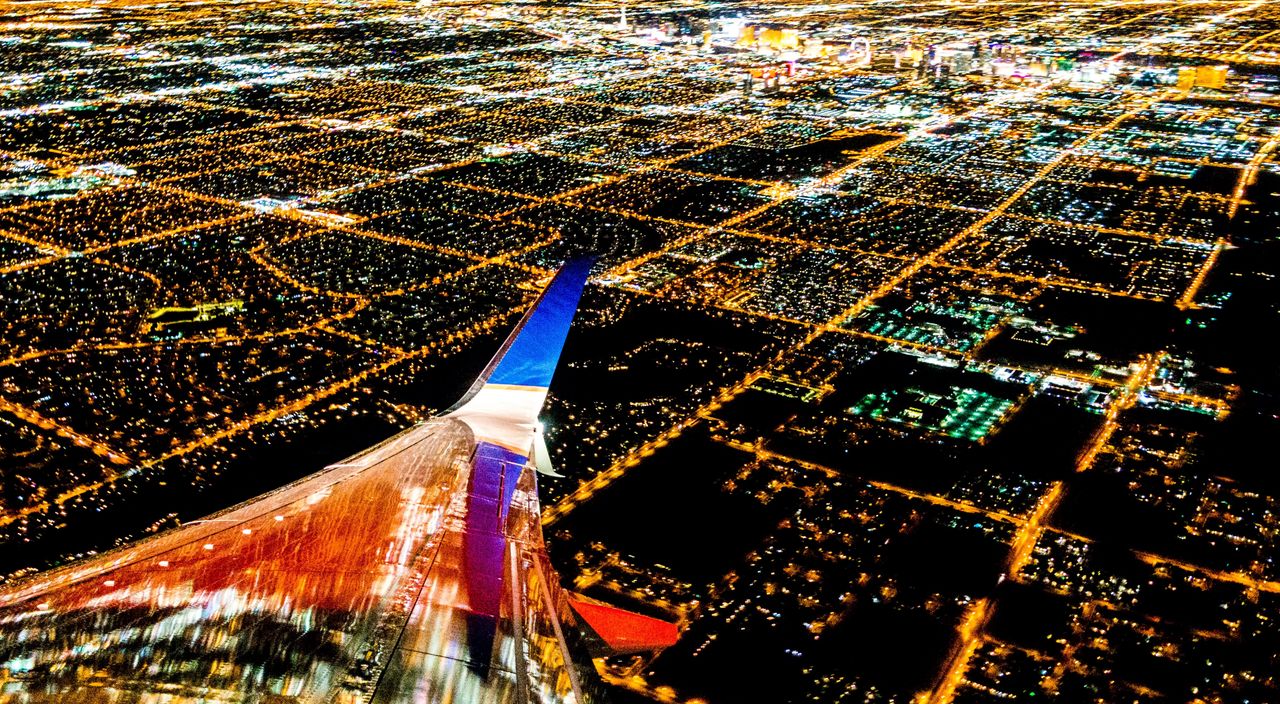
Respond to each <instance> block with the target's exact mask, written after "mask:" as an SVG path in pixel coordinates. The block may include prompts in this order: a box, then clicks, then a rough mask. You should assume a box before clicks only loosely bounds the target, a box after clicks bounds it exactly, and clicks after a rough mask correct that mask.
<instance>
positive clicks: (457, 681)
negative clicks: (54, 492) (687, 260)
mask: <svg viewBox="0 0 1280 704" xmlns="http://www.w3.org/2000/svg"><path fill="white" fill-rule="evenodd" d="M474 448H475V441H474V439H473V437H472V433H471V431H470V429H469V428H468V427H467V426H466V425H465V424H463V423H461V422H459V421H456V420H451V419H440V420H435V421H431V422H429V423H426V424H423V425H420V426H417V427H415V428H412V429H410V430H408V431H406V432H404V433H401V434H400V435H398V436H396V437H394V438H392V439H390V440H388V441H387V442H385V443H383V444H381V445H379V446H377V447H374V448H371V449H370V450H368V451H366V452H364V453H362V454H360V455H357V456H356V457H353V458H350V459H348V460H346V461H344V462H341V463H339V464H336V465H332V466H331V467H329V468H326V469H325V470H324V471H322V472H319V473H317V474H315V475H313V476H311V477H308V478H306V479H303V480H301V481H299V482H296V483H294V484H292V485H289V486H287V487H285V488H283V489H280V490H278V491H276V492H273V493H271V494H268V495H266V496H263V497H261V498H259V499H255V500H254V501H252V502H250V503H247V504H243V505H241V506H238V507H236V508H233V509H230V510H228V511H224V512H222V513H220V514H217V515H215V516H212V517H210V518H207V519H205V520H202V521H196V522H193V523H190V524H188V525H186V526H184V527H183V528H181V529H178V530H175V531H171V532H169V533H166V534H163V535H161V536H157V537H156V538H153V539H150V540H147V541H144V542H141V543H137V544H135V545H132V546H130V547H128V548H126V549H123V550H119V551H115V552H112V553H109V554H106V555H103V556H99V557H96V558H93V559H90V560H86V561H83V562H81V563H77V564H76V565H73V566H71V567H67V568H63V569H61V570H57V571H53V572H49V573H45V574H42V575H38V576H36V577H34V578H32V579H30V580H28V581H26V582H24V583H20V584H17V585H14V586H13V587H11V588H10V589H8V590H6V591H4V592H3V593H0V644H2V645H0V702H31V703H36V702H59V703H64V702H153V701H154V702H158V701H165V702H197V701H198V702H222V701H227V702H232V701H234V702H272V703H273V704H274V703H276V702H280V703H283V702H322V701H323V702H364V701H378V702H399V701H413V702H444V701H512V702H523V701H583V700H588V699H590V697H589V696H587V695H586V693H584V692H583V691H582V683H580V682H577V681H576V680H577V678H578V677H579V675H577V674H576V673H575V672H573V668H572V667H571V666H570V665H569V653H570V652H572V651H571V649H570V645H569V643H568V642H567V640H566V639H567V638H570V639H571V638H573V637H574V634H575V633H576V630H574V629H569V628H562V627H561V625H560V623H559V621H558V619H557V618H556V615H557V614H558V615H559V616H562V617H564V618H565V619H570V620H571V619H573V614H572V612H570V611H569V610H568V609H567V608H566V607H565V600H564V598H563V596H562V595H561V593H560V591H559V588H558V586H557V585H556V584H555V583H554V579H552V580H547V579H546V577H547V575H551V574H552V573H551V572H550V567H549V566H548V565H547V564H546V557H545V551H544V549H543V547H542V543H541V532H540V529H539V524H538V505H537V497H536V486H535V483H534V478H533V474H532V472H530V471H522V472H521V473H520V474H519V480H518V486H517V487H516V489H515V492H514V494H515V495H514V498H513V501H512V505H511V509H510V515H509V520H508V521H507V523H506V532H507V535H508V540H507V541H506V544H507V547H506V548H505V549H504V555H503V565H504V566H505V567H506V568H507V569H508V570H510V572H509V573H508V578H507V579H506V580H504V581H503V595H502V610H501V617H502V618H501V619H499V626H498V629H497V637H496V639H494V640H495V641H496V642H495V643H494V645H493V646H492V651H493V654H492V658H491V659H490V661H488V662H485V661H484V659H483V658H482V657H477V656H476V655H475V648H474V647H471V645H470V644H469V642H468V638H469V634H468V628H467V621H468V617H469V616H470V615H471V610H470V603H469V599H470V595H469V594H468V593H467V580H466V579H464V570H465V565H464V564H463V563H464V560H463V551H462V544H463V537H464V536H463V530H464V527H465V520H464V518H465V509H466V506H465V503H466V497H467V491H466V486H467V482H468V479H469V475H470V474H471V471H472V454H473V452H474ZM513 615H514V616H515V618H513ZM491 638H492V636H491ZM584 671H586V672H589V671H590V667H589V666H588V667H587V668H586V670H584Z"/></svg>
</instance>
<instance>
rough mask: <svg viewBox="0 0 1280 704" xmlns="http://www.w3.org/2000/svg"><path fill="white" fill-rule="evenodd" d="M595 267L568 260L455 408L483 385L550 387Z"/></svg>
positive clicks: (586, 260) (592, 260) (587, 261)
mask: <svg viewBox="0 0 1280 704" xmlns="http://www.w3.org/2000/svg"><path fill="white" fill-rule="evenodd" d="M594 263H595V258H594V257H583V258H580V259H571V260H569V261H568V262H565V264H564V265H563V266H561V267H560V270H559V271H558V272H556V275H555V278H554V279H552V280H551V283H550V285H548V286H547V288H546V290H544V291H543V292H542V295H541V296H539V297H538V300H537V302H535V303H534V304H533V307H531V308H530V309H529V311H528V312H527V313H525V315H524V318H523V319H522V320H521V321H520V324H519V325H517V326H516V329H515V330H514V331H512V333H511V335H510V337H508V338H507V341H506V342H505V343H503V345H502V347H501V348H500V349H499V350H498V354H496V355H495V356H494V358H493V361H491V362H489V366H488V367H486V368H485V371H484V372H483V373H482V374H481V375H480V377H479V378H478V379H476V382H475V384H474V385H473V386H472V387H471V389H470V390H469V391H468V392H467V395H466V396H464V397H463V398H462V400H461V401H459V402H458V403H457V404H456V405H455V406H454V408H458V407H460V406H461V405H462V404H464V403H466V402H467V400H469V399H470V398H471V397H472V396H474V395H475V394H476V393H477V392H478V391H479V390H480V389H481V388H482V387H483V386H484V385H485V384H502V385H510V386H526V387H534V388H542V389H545V388H548V387H550V386H551V377H552V375H553V374H554V373H555V370H556V363H557V362H558V361H559V360H560V350H561V349H563V348H564V341H565V338H566V337H568V336H569V325H570V324H571V323H572V322H573V316H574V313H576V312H577V310H578V299H580V298H581V297H582V291H583V289H584V288H585V287H586V284H587V277H588V276H589V275H590V274H591V266H592V264H594Z"/></svg>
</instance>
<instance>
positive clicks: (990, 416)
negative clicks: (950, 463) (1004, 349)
mask: <svg viewBox="0 0 1280 704" xmlns="http://www.w3.org/2000/svg"><path fill="white" fill-rule="evenodd" d="M1013 404H1014V402H1013V401H1011V400H1009V399H1005V398H1000V397H998V396H993V395H991V394H988V393H985V392H982V391H978V390H976V389H971V388H967V387H958V386H952V387H951V388H950V390H949V393H947V394H945V395H944V394H937V393H930V392H926V391H921V390H919V389H894V390H890V391H881V392H876V393H870V394H867V395H865V396H863V397H862V398H861V399H859V400H858V402H857V403H855V404H854V405H853V406H852V407H850V408H849V413H850V414H852V415H855V416H865V417H867V418H871V419H873V420H888V421H891V422H894V423H900V424H902V425H907V426H910V427H913V428H921V429H923V430H926V431H929V432H932V433H941V434H943V435H946V436H948V437H953V438H958V439H963V440H971V441H974V442H980V441H981V440H982V439H983V438H985V437H986V436H987V434H988V433H990V432H991V430H992V429H993V428H994V427H995V426H996V425H997V424H998V423H999V422H1000V420H1001V419H1002V418H1004V416H1005V414H1007V413H1008V412H1009V409H1010V408H1012V407H1013ZM922 406H928V407H934V408H938V407H942V408H945V409H946V415H945V416H944V417H943V418H942V419H941V420H939V421H937V422H928V421H926V420H924V417H923V414H922V413H920V410H919V409H920V408H921V407H922Z"/></svg>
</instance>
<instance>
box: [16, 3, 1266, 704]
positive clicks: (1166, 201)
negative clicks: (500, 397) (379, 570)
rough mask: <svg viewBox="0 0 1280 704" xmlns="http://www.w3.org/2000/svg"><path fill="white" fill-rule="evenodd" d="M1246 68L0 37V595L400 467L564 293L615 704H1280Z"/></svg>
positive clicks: (581, 27)
mask: <svg viewBox="0 0 1280 704" xmlns="http://www.w3.org/2000/svg"><path fill="white" fill-rule="evenodd" d="M1277 27H1280V7H1277V4H1276V3H1270V2H1264V1H1261V0H1207V1H1205V2H1194V3H1193V2H1175V1H1168V2H1162V1H1160V0H1151V1H1149V2H1142V3H1134V2H1127V1H1123V0H1090V1H1084V0H1068V1H1066V2H1058V3H1041V2H1034V1H1026V2H1022V1H1017V2H1013V1H1011V2H994V3H993V2H969V3H964V2H934V1H919V2H892V3H891V2H883V1H876V2H852V3H835V4H833V3H818V2H753V3H745V2H739V1H737V0H730V1H728V2H720V3H714V4H706V3H659V2H630V3H627V5H626V7H625V12H624V10H623V7H622V5H621V4H619V3H572V2H570V3H561V4H533V3H498V2H466V3H453V2H449V1H447V0H444V1H436V0H432V1H428V2H421V3H390V2H365V3H356V4H351V3H329V2H314V1H312V2H306V3H302V2H286V1H283V0H267V1H263V2H218V3H202V2H181V1H179V2H170V3H150V2H131V1H128V0H108V1H106V2H80V1H78V0H68V1H65V2H18V3H8V4H5V5H3V6H0V567H2V568H3V569H0V574H4V575H6V577H5V578H6V579H10V578H12V579H21V578H23V577H25V576H29V575H30V574H31V573H32V572H33V571H34V570H36V569H40V568H45V567H49V566H53V565H60V564H63V563H65V562H66V561H67V560H69V559H73V558H75V557H79V556H83V555H86V554H90V553H93V552H99V551H102V550H105V549H108V548H111V547H114V546H115V545H117V544H118V543H122V542H124V541H126V540H128V539H132V538H137V537H141V536H146V535H150V534H152V533H157V532H162V531H163V530H164V529H166V528H169V527H172V526H173V525H175V524H177V523H180V522H186V521H191V520H193V519H196V518H198V517H200V516H204V515H207V514H210V513H212V512H214V511H216V510H218V509H221V508H224V507H226V506H229V505H232V504H235V503H237V502H239V501H242V500H244V499H247V498H249V497H252V496H255V495H257V494H260V493H262V492H264V491H269V490H271V489H274V488H277V487H280V486H283V485H285V484H287V483H288V482H290V481H292V480H295V479H297V478H300V477H302V476H305V475H307V474H309V473H311V472H313V471H315V470H317V469H319V468H320V467H322V466H325V465H327V464H329V463H331V462H333V461H335V460H337V459H339V458H341V457H345V456H349V455H351V454H352V453H355V452H357V451H359V450H361V449H363V448H366V447H369V446H370V445H372V444H374V443H376V442H378V441H380V440H382V439H384V438H386V437H389V436H391V435H393V434H394V433H395V432H397V431H399V430H402V429H404V428H406V427H408V426H410V425H412V424H414V423H416V422H418V421H420V420H423V419H425V418H428V417H430V416H431V415H433V414H434V413H435V412H437V411H439V410H441V409H443V408H446V407H448V406H449V405H450V404H452V403H453V402H454V401H456V400H457V398H458V397H459V396H460V395H461V394H462V392H463V391H465V388H466V384H467V383H469V382H470V380H471V379H472V378H474V376H475V374H476V372H477V371H478V370H479V368H480V367H482V366H483V364H484V363H485V362H486V361H487V360H488V358H489V355H490V354H491V353H492V351H493V350H494V349H495V348H496V346H497V344H499V342H500V340H501V339H502V336H503V335H504V334H505V332H506V331H507V330H509V329H510V327H511V326H512V325H514V324H515V322H516V320H518V317H519V315H520V313H521V312H522V311H523V310H524V309H525V308H526V307H527V305H528V304H529V303H530V302H531V301H532V299H533V297H534V296H535V295H536V293H537V292H538V291H541V290H542V288H543V286H544V285H545V282H546V280H547V278H548V277H549V275H550V274H551V272H552V270H553V269H554V268H555V267H556V266H558V265H559V264H560V263H561V262H563V261H564V260H565V258H566V257H568V256H569V255H570V254H571V253H574V252H579V251H581V250H583V249H594V250H597V251H599V252H600V254H601V259H600V262H599V264H598V265H597V268H596V270H595V273H594V276H593V283H592V285H591V286H590V287H589V289H588V292H587V294H586V296H585V298H584V302H583V305H582V311H581V313H580V315H579V316H578V319H577V321H576V322H575V330H574V333H573V335H572V336H571V338H570V341H569V345H568V347H567V348H566V352H565V356H564V358H563V360H562V366H561V369H560V371H559V372H557V377H556V380H555V382H554V383H553V386H552V390H551V391H552V398H551V399H550V402H549V406H548V411H547V413H546V414H545V417H544V421H545V423H546V426H547V430H546V437H547V439H548V442H549V445H550V447H551V452H552V454H553V455H554V459H555V466H556V469H557V471H558V472H560V473H562V474H564V475H565V477H564V478H563V479H555V478H551V477H546V478H540V479H539V483H540V486H539V496H540V499H541V506H542V509H543V512H542V520H543V522H544V526H543V527H544V529H545V533H546V536H547V543H548V550H549V553H550V556H551V559H552V560H553V562H554V563H555V565H554V566H555V568H556V571H558V572H559V573H560V574H561V575H562V576H563V577H564V579H565V584H564V586H565V587H566V588H567V589H571V590H574V591H577V592H580V593H583V594H585V595H587V596H588V597H592V598H596V599H600V600H603V601H606V602H609V603H612V604H616V605H618V606H622V607H625V608H628V609H632V610H637V611H641V612H643V613H646V614H649V615H653V616H660V617H662V618H665V619H669V620H672V621H675V622H678V623H679V624H680V627H681V629H682V637H681V639H680V642H679V643H678V644H677V645H676V646H674V647H672V648H670V649H668V650H666V651H664V652H663V653H661V654H659V655H657V656H656V657H642V656H628V657H616V658H611V659H608V660H601V661H598V662H597V663H596V667H597V669H598V670H599V671H600V674H601V675H602V677H603V678H604V680H605V681H606V682H607V683H608V686H609V687H610V689H611V691H612V694H613V695H614V696H615V698H616V699H618V700H619V701H622V702H624V703H625V702H630V701H648V700H659V701H679V702H696V701H703V702H710V703H711V704H718V703H720V702H739V701H758V700H765V699H767V700H769V701H779V702H933V703H939V704H941V703H946V702H960V703H975V702H983V703H988V702H989V703H994V702H1004V701H1008V700H1010V699H1019V700H1020V699H1030V698H1032V697H1034V700H1035V701H1057V702H1063V703H1074V702H1092V701H1142V702H1157V701H1181V702H1190V701H1195V702H1205V703H1206V704H1216V703H1218V702H1222V703H1225V702H1239V701H1277V700H1280V681H1277V679H1276V674H1275V673H1276V668H1275V667H1274V663H1275V662H1276V661H1277V658H1280V646H1277V645H1276V643H1280V564H1278V562H1277V536H1278V535H1280V501H1278V500H1277V496H1280V487H1278V486H1277V484H1276V480H1275V479H1274V478H1273V477H1271V476H1270V475H1271V474H1272V473H1271V472H1269V471H1266V468H1265V467H1262V466H1260V463H1259V462H1258V461H1257V459H1256V458H1258V457H1274V456H1275V450H1276V449H1277V448H1275V447H1274V442H1275V440H1273V438H1280V432H1277V431H1280V428H1276V423H1277V421H1276V418H1278V417H1280V408H1277V405H1276V401H1275V400H1274V399H1276V398H1280V384H1278V383H1277V382H1276V380H1275V368H1276V367H1275V364H1274V359H1273V354H1272V353H1270V351H1269V347H1268V346H1267V345H1266V344H1265V342H1264V340H1265V333H1266V331H1269V330H1272V329H1275V326H1276V323H1277V322H1280V321H1276V320H1275V317H1276V310H1277V307H1276V305H1275V303H1276V301H1278V300H1280V297H1277V293H1276V288H1275V283H1274V281H1276V280H1277V279H1276V276H1275V274H1276V269H1277V265H1276V260H1277V258H1276V256H1275V253H1274V246H1275V245H1274V242H1273V241H1274V239H1275V232H1276V231H1277V223H1280V195H1278V194H1280V159H1278V157H1277V156H1276V144H1277V141H1280V33H1277ZM1261 464H1263V465H1265V464H1266V463H1265V462H1264V463H1261ZM544 480H545V481H544ZM339 518H343V519H344V520H345V518H346V517H339ZM335 520H337V519H335ZM333 535H334V536H335V537H334V541H335V542H334V545H336V546H340V544H341V540H340V538H341V535H342V531H334V533H333ZM334 549H335V550H336V549H338V548H337V547H335V548H334ZM335 589H336V587H335ZM227 627H228V628H234V627H235V626H234V623H231V624H230V625H228V626H227ZM291 627H292V626H291ZM46 635H47V636H48V637H49V638H48V643H49V647H50V648H54V649H56V648H59V647H62V646H61V644H60V643H59V641H58V640H57V638H56V634H46ZM241 635H244V634H241ZM228 637H234V634H230V635H229V636H228ZM173 649H177V650H180V649H181V647H180V645H179V644H177V643H169V644H167V645H166V646H165V647H164V648H151V647H149V646H148V645H147V644H145V643H139V644H138V650H137V651H136V652H137V653H138V656H137V657H139V658H142V659H144V660H146V659H147V658H151V659H150V660H149V661H147V662H146V663H144V664H145V666H146V667H151V668H153V669H154V671H160V672H163V671H167V670H169V669H171V668H173V667H175V665H174V663H173V662H164V661H163V658H164V656H163V653H164V652H167V651H168V650H173ZM255 652H256V651H255ZM4 653H5V651H3V645H0V702H5V701H6V696H7V695H8V693H9V692H11V691H12V690H13V689H15V687H11V688H9V689H6V684H9V683H13V682H18V681H22V682H26V683H30V682H32V681H33V680H32V679H31V678H33V677H34V678H38V677H42V676H47V675H48V673H40V672H36V673H33V672H30V671H26V670H24V668H23V665H22V663H20V662H14V661H12V660H11V658H9V657H7V656H6V655H5V654H4ZM148 653H149V654H148ZM81 654H82V655H84V656H85V657H86V658H88V661H90V662H91V661H92V660H93V657H96V656H94V655H93V654H92V653H88V654H86V653H81ZM259 655H260V653H259V654H257V655H255V654H253V653H239V654H229V657H232V658H233V659H232V660H229V661H228V662H231V663H232V664H230V665H228V666H227V667H228V669H227V671H228V672H232V671H235V672H241V673H245V672H247V673H251V674H252V676H253V677H257V678H260V681H261V682H263V683H265V684H264V685H263V686H264V687H271V688H274V689H273V690H272V691H277V692H281V693H287V692H288V691H290V689H289V688H290V686H291V685H290V682H293V681H296V678H291V677H290V676H289V673H287V672H285V673H283V674H282V673H280V672H276V671H275V670H271V671H270V672H268V669H264V666H263V664H262V663H261V662H258V661H257V660H255V659H254V658H256V657H259ZM104 657H105V656H104ZM234 657H238V658H240V659H239V660H235V659H234ZM117 664H119V663H117ZM442 666H443V665H442ZM139 667H140V671H141V668H142V665H140V666H139ZM341 669H342V668H335V669H334V672H338V671H339V670H341ZM744 673H745V674H744ZM749 673H768V677H767V678H766V677H763V676H760V677H756V676H746V674H749ZM358 674H359V673H356V675H358ZM344 676H355V675H352V674H351V673H347V674H346V675H344ZM246 681H248V680H246ZM254 681H255V682H256V681H259V680H254ZM24 686H25V685H24Z"/></svg>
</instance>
